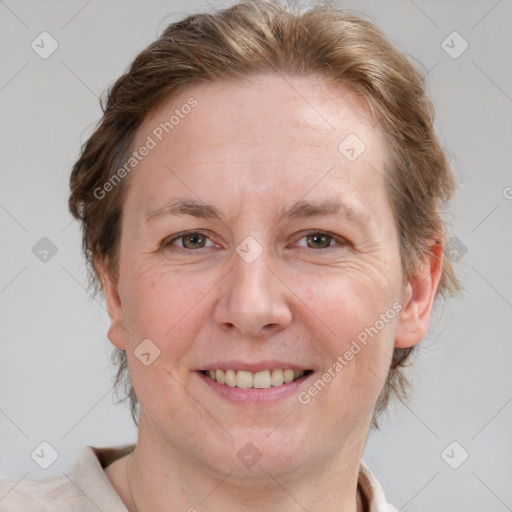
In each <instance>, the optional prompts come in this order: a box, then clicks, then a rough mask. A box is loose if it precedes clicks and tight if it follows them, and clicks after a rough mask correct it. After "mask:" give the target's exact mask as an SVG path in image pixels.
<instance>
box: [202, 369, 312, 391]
mask: <svg viewBox="0 0 512 512" xmlns="http://www.w3.org/2000/svg"><path fill="white" fill-rule="evenodd" d="M206 373H207V374H208V375H209V377H210V378H211V379H213V380H216V381H217V382H218V383H219V384H227V385H228V386H231V387H235V386H236V387H239V388H242V389H248V388H258V389H267V388H269V387H271V386H282V385H283V384H289V383H290V382H293V381H294V380H296V379H299V378H300V377H302V376H303V375H304V374H305V373H306V372H305V371H304V370H291V369H287V370H279V369H277V370H264V371H261V372H256V373H252V372H248V371H245V370H238V371H237V370H209V371H207V372H206Z"/></svg>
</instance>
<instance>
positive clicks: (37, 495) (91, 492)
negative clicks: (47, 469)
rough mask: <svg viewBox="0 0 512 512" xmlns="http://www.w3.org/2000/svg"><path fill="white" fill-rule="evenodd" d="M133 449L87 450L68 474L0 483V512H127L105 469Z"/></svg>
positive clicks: (87, 448)
mask: <svg viewBox="0 0 512 512" xmlns="http://www.w3.org/2000/svg"><path fill="white" fill-rule="evenodd" d="M132 449H133V445H123V446H120V447H106V448H96V447H93V446H86V447H85V448H84V449H83V450H82V455H81V457H80V458H79V459H78V460H77V461H76V462H75V464H74V466H73V468H72V469H71V470H70V471H69V472H64V471H61V472H60V473H59V474H57V475H52V476H48V477H46V478H42V479H40V480H29V479H27V478H21V479H19V480H15V479H8V478H6V479H0V512H15V511H16V512H20V511H23V512H28V511H30V512H69V511H70V510H73V512H98V510H109V511H111V512H126V508H125V507H124V504H123V502H122V501H121V499H120V497H119V496H118V494H117V493H116V491H115V490H114V488H113V487H112V485H111V484H110V481H109V479H108V478H107V475H106V474H105V471H104V467H106V466H107V465H108V464H109V463H111V462H113V461H114V460H115V459H116V458H118V457H120V456H122V455H124V454H126V453H128V452H129V451H130V450H132Z"/></svg>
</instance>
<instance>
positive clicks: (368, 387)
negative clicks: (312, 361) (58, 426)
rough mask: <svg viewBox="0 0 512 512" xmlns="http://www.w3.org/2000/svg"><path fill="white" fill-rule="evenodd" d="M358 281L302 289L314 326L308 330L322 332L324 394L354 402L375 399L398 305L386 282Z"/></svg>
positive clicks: (390, 346) (389, 352) (389, 350)
mask: <svg viewBox="0 0 512 512" xmlns="http://www.w3.org/2000/svg"><path fill="white" fill-rule="evenodd" d="M363 281H364V280H363ZM363 281H361V280H359V281H357V282H356V281H355V280H353V279H351V278H348V277H344V278H340V279H338V280H334V279H333V280H330V281H327V282H326V283H324V285H323V286H319V287H315V288H308V289H307V292H306V293H305V297H307V299H308V300H307V303H306V304H307V306H308V308H309V309H310V310H311V311H313V312H315V315H314V316H313V317H312V316H311V315H308V317H309V318H312V322H314V325H315V326H316V327H314V326H313V324H311V325H309V329H310V330H311V331H316V332H317V333H318V332H319V331H320V330H322V332H323V333H326V334H325V335H324V336H323V337H322V336H318V337H317V339H318V340H319V341H320V342H321V344H322V346H323V349H324V351H325V353H326V358H325V363H326V366H325V367H324V368H323V369H322V375H323V376H324V378H325V380H328V381H329V389H330V390H331V392H330V393H329V396H327V394H326V395H325V396H324V399H325V400H327V401H332V400H335V401H338V400H341V401H343V402H344V403H353V404H354V406H356V405H357V404H358V403H359V404H363V403H369V402H371V401H372V400H373V399H376V398H377V396H378V394H379V392H380V389H381V388H382V386H383V384H384V382H385V379H386V376H387V371H388V367H389V361H390V358H391V355H392V352H393V346H394V338H395V329H396V325H397V320H398V314H399V311H397V309H399V307H400V306H399V303H398V302H396V294H395V293H394V290H393V288H392V287H391V286H387V287H386V286H377V283H370V282H365V283H364V284H363ZM305 302H306V301H305ZM305 317H306V316H305ZM322 375H320V377H322ZM319 387H320V386H319ZM313 393H315V392H314V391H313Z"/></svg>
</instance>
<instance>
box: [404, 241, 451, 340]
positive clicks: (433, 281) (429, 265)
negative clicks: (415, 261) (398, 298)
mask: <svg viewBox="0 0 512 512" xmlns="http://www.w3.org/2000/svg"><path fill="white" fill-rule="evenodd" d="M431 251H432V255H428V254H424V256H423V259H422V264H421V266H420V267H419V268H418V271H417V273H416V275H415V276H414V277H413V278H412V279H411V280H410V281H409V283H408V284H407V287H406V290H405V293H404V302H403V310H402V313H401V315H400V319H399V322H398V326H397V330H396V335H395V347H397V348H407V347H412V346H414V345H416V344H417V343H419V342H420V341H421V340H422V339H423V338H424V337H425V336H426V334H427V332H428V327H429V324H430V316H431V313H432V307H433V305H434V299H435V296H436V292H437V289H438V286H439V282H440V280H441V274H442V266H443V262H442V254H443V245H442V243H441V242H434V243H433V244H432V246H431Z"/></svg>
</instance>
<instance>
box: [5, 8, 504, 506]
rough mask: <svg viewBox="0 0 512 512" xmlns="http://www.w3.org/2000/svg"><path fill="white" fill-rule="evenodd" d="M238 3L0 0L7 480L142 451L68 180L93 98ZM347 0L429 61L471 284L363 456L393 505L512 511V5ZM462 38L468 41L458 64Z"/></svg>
mask: <svg viewBox="0 0 512 512" xmlns="http://www.w3.org/2000/svg"><path fill="white" fill-rule="evenodd" d="M229 3H230V2H221V1H213V0H212V1H211V2H210V5H208V4H207V3H204V2H202V3H199V2H185V1H183V0H181V1H173V2H169V1H166V2H157V1H152V2H142V1H117V2H115V1H103V2H100V1H99V0H92V1H89V2H87V1H80V2H74V1H66V2H64V1H62V2H50V1H46V2H42V1H39V2H21V1H14V0H5V1H0V34H1V36H0V38H1V44H0V54H1V63H2V64H1V69H0V112H1V119H2V123H1V125H0V135H1V137H0V141H1V142H0V162H1V174H0V179H1V189H0V228H1V233H2V243H1V266H0V307H1V315H2V318H1V322H0V343H1V346H0V477H10V478H15V479H17V480H18V479H21V478H30V479H37V478H41V477H43V476H47V475H49V474H55V473H59V472H60V471H64V472H68V471H69V469H70V468H71V466H72V463H73V462H74V460H75V459H76V458H77V457H79V455H80V452H81V450H82V448H83V447H84V446H85V445H87V444H90V445H96V446H101V445H116V444H123V443H127V442H132V441H134V440H135V437H136V430H135V427H134V425H133V423H132V421H131V418H130V415H129V412H128V408H127V407H126V406H124V405H117V406H116V405H114V404H113V399H114V398H115V396H113V393H112V382H113V381H112V379H113V375H114V372H113V369H112V368H111V365H110V360H109V357H110V353H111V344H110V342H109V341H108V339H107V337H106V330H107V327H108V317H107V313H106V311H105V308H104V305H103V304H102V302H101V300H100V299H98V300H95V299H93V298H91V297H90V296H89V294H88V292H87V290H86V275H85V271H84V263H83V259H82V256H81V253H80V235H79V228H78V225H77V224H76V222H72V221H71V217H70V215H69V213H68V211H67V202H66V201H67V196H68V178H69V172H70V168H71V166H72V164H73V162H74V160H75V159H76V157H77V155H78V150H79V147H80V145H81V143H82V142H84V141H85V140H86V138H87V137H88V136H89V135H90V134H91V133H92V130H93V127H94V125H95V123H96V121H97V120H98V119H99V118H100V115H101V111H100V107H99V102H98V98H97V96H98V95H99V94H100V93H101V92H102V91H104V90H105V89H106V87H107V86H108V85H110V84H111V83H112V82H113V80H115V79H116V78H117V77H118V76H119V75H120V74H121V73H122V72H123V70H124V69H125V68H126V66H127V65H128V64H129V63H130V62H131V60H132V59H133V58H134V57H135V55H136V54H137V53H138V52H139V51H140V50H142V48H143V47H145V46H146V45H147V44H149V43H150V42H151V41H152V40H154V39H155V38H156V37H157V35H158V34H159V33H160V32H161V31H162V29H163V28H164V27H165V25H166V24H168V23H170V22H172V21H175V20H177V19H180V18H181V17H183V16H184V15H186V14H189V13H192V12H196V11H203V10H212V9H213V8H215V7H220V6H222V7H226V6H228V5H229ZM338 5H341V6H346V7H350V8H354V9H356V10H358V11H360V12H362V13H366V14H367V15H368V16H369V17H370V18H371V19H373V20H374V21H376V22H377V23H378V24H379V25H380V26H381V27H382V28H383V29H384V30H385V31H386V33H387V34H388V35H389V36H390V37H391V38H392V40H393V42H394V43H395V44H396V45H397V46H398V47H399V48H401V49H402V50H405V51H407V52H408V53H409V54H410V55H411V56H412V57H414V58H415V59H418V60H419V61H420V62H422V63H423V66H424V69H425V71H428V80H429V87H430V91H431V94H432V97H433V100H434V103H435V105H436V108H437V120H436V126H437V129H438V131H439V134H440V136H441V139H442V141H443V144H444V145H445V146H446V147H447V148H448V150H449V152H450V155H451V161H452V164H453V167H454V170H455V172H456V175H457V181H458V184H459V186H458V192H457V196H456V200H455V202H454V203H453V206H452V208H451V213H450V215H449V220H450V229H451V233H452V236H454V237H456V240H455V239H454V240H452V242H451V244H452V246H453V249H454V250H453V256H452V257H453V259H454V260H457V267H458V275H459V277H460V278H461V280H462V281H463V284H464V287H465V291H464V292H463V293H462V294H461V295H460V296H459V297H458V298H457V299H456V300H452V301H451V302H449V303H447V304H444V305H443V304H439V305H438V306H437V308H436V313H435V315H434V319H433V322H432V326H431V334H430V335H429V337H428V339H427V340H426V341H425V342H424V343H423V345H422V347H423V348H422V350H421V354H420V357H419V358H418V359H417V361H416V364H415V368H414V371H413V373H412V374H411V378H412V381H413V384H414V385H415V393H414V395H413V396H412V398H411V400H410V401H409V402H408V404H407V406H403V405H400V404H397V403H394V405H393V407H392V408H391V409H390V411H389V413H388V414H387V415H386V417H385V418H384V420H383V423H382V430H381V432H373V433H371V434H370V436H369V440H368V445H367V449H366V453H365V460H366V462H367V463H368V464H369V465H370V467H371V468H372V469H373V471H374V472H375V473H376V474H377V477H378V478H379V479H380V481H381V482H382V484H383V486H384V489H385V491H386V494H387V497H388V500H389V501H390V502H391V503H393V504H394V505H395V506H397V507H398V508H400V510H404V511H413V510H414V511H418V512H420V511H429V512H430V511H432V510H436V511H437V512H442V511H453V510H467V511H475V512H476V511H482V510H485V511H486V512H490V511H497V512H499V511H506V510H512V486H511V483H510V482H512V436H511V435H510V434H511V432H512V430H511V426H512V385H511V384H512V372H511V371H510V367H511V364H512V343H510V342H511V332H512V315H511V312H512V311H511V309H512V287H511V281H512V279H511V277H512V276H511V269H512V266H511V264H510V256H507V255H510V254H511V253H512V251H511V249H512V230H511V228H510V227H511V223H510V219H511V216H510V215H511V210H512V199H511V197H512V188H511V187H512V175H511V173H510V163H511V161H512V154H511V153H512V149H511V148H512V144H511V140H512V133H511V132H512V122H511V119H512V67H511V65H510V63H511V58H512V40H511V38H510V21H511V20H512V1H511V0H500V1H496V0H481V1H429V2H427V1H426V0H414V1H412V0H396V1H380V2H379V1H373V2H339V3H338ZM43 31H47V32H49V33H50V34H51V35H52V37H53V38H54V39H55V40H56V41H57V42H58V44H59V47H58V49H57V50H56V51H55V52H54V53H53V54H52V55H51V56H50V57H49V58H47V59H42V58H41V57H40V56H39V55H38V54H37V53H36V52H35V51H34V50H33V49H32V48H31V42H32V41H33V40H34V39H36V38H37V37H38V36H39V34H40V33H41V32H43ZM454 31H456V32H458V33H459V34H460V36H461V37H462V38H463V39H464V40H465V41H467V43H468V44H469V47H468V48H467V50H466V51H465V52H464V53H462V54H461V55H460V56H458V57H457V58H453V56H454V54H456V53H458V52H459V51H460V50H461V49H462V48H463V44H464V42H463V40H462V39H460V38H458V36H456V35H455V36H453V35H452V36H450V34H452V33H453V32H454ZM448 36H450V37H448ZM447 37H448V39H446V38H447ZM37 40H38V39H36V41H37ZM445 40H446V42H445V43H444V44H443V41H445ZM450 46H451V47H452V48H451V49H450V48H449V47H450ZM46 47H47V48H48V46H46ZM445 50H448V51H449V52H451V53H452V56H450V55H449V54H448V53H447V52H446V51H445ZM43 237H48V238H49V239H50V240H51V241H52V243H53V244H55V246H56V248H57V253H56V254H55V255H53V256H52V257H50V256H51V253H49V254H48V256H47V261H46V262H43V261H40V259H38V257H36V255H35V254H34V253H33V251H32V248H33V247H34V246H35V245H36V243H38V241H39V240H40V239H41V238H43ZM40 243H44V242H40ZM36 247H37V246H36ZM36 252H37V251H36ZM40 256H41V255H40ZM507 262H508V263H507ZM42 441H46V442H48V443H50V444H51V445H52V446H53V447H54V448H55V449H56V450H57V452H58V454H59V457H58V458H57V460H56V461H55V462H54V463H53V464H52V465H51V466H50V467H49V468H48V469H46V470H43V469H41V468H39V466H38V465H36V463H35V462H34V460H32V458H31V453H32V452H33V450H34V449H35V448H36V447H38V446H39V444H40V443H41V442H42ZM453 441H456V442H457V443H458V444H457V445H452V446H451V447H450V448H448V450H446V451H445V448H447V447H448V446H449V445H450V443H452V442H453ZM466 452H467V453H468V454H469V457H468V458H467V460H466V461H464V463H463V464H461V465H460V466H459V467H458V468H457V469H453V468H452V467H450V465H449V464H448V462H449V463H450V464H451V465H452V466H457V465H458V464H460V463H461V461H462V460H463V458H464V457H465V454H466ZM443 453H444V458H443V456H442V454H443ZM1 498H2V497H1V496H0V500H1ZM0 507H1V501H0Z"/></svg>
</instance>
